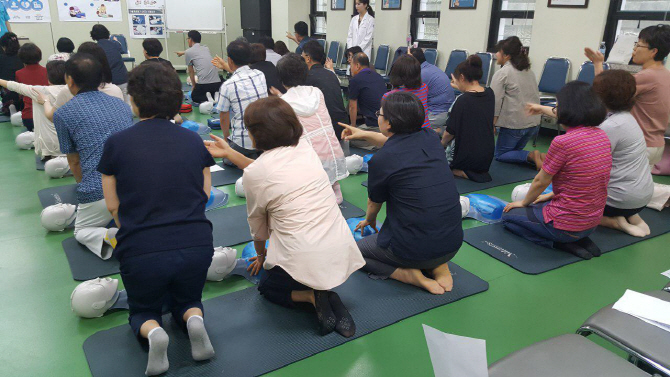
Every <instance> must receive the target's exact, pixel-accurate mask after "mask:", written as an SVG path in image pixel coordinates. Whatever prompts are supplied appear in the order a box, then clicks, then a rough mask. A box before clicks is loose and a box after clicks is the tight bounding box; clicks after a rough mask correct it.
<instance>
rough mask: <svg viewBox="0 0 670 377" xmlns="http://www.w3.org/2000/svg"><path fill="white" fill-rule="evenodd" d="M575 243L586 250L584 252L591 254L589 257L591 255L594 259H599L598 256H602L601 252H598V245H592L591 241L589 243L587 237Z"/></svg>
mask: <svg viewBox="0 0 670 377" xmlns="http://www.w3.org/2000/svg"><path fill="white" fill-rule="evenodd" d="M575 243H576V244H577V245H579V246H581V247H583V248H584V249H586V251H588V252H589V253H591V255H593V256H594V257H599V256H601V255H603V252H602V251H601V250H600V248H599V247H598V245H596V244H595V243H593V241H591V239H590V238H588V237H584V238H582V239H581V240H579V241H577V242H575Z"/></svg>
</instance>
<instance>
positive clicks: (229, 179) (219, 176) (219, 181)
mask: <svg viewBox="0 0 670 377" xmlns="http://www.w3.org/2000/svg"><path fill="white" fill-rule="evenodd" d="M202 138H203V139H204V140H211V139H210V138H209V135H203V137H202ZM218 165H219V166H220V167H222V168H223V170H220V171H215V172H213V173H212V186H225V185H232V184H235V182H237V180H238V179H240V177H242V174H243V173H244V170H242V169H240V168H238V167H237V166H228V165H226V164H224V163H223V162H220V163H219V164H218Z"/></svg>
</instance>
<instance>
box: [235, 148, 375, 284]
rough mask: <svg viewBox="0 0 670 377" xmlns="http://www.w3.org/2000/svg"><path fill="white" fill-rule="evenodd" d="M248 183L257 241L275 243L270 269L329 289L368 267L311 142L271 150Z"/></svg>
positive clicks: (248, 174) (248, 173) (250, 171)
mask: <svg viewBox="0 0 670 377" xmlns="http://www.w3.org/2000/svg"><path fill="white" fill-rule="evenodd" d="M243 183H244V189H245V192H246V195H247V213H248V214H249V228H250V229H251V236H252V237H253V239H254V240H255V241H265V240H267V239H269V240H270V243H269V245H268V251H267V257H266V259H265V264H264V267H265V269H271V268H273V267H275V266H279V267H281V268H282V269H283V270H284V271H286V272H287V273H288V274H289V275H291V277H292V278H293V279H295V280H296V281H298V282H299V283H302V284H304V285H307V286H308V287H311V288H313V289H318V290H329V289H332V288H335V287H337V286H338V285H340V284H342V283H344V282H345V281H346V280H347V278H348V277H349V275H351V274H352V273H353V272H354V271H356V270H358V269H360V268H361V267H363V266H364V265H365V261H364V260H363V257H362V256H361V252H360V251H359V250H358V246H356V241H354V237H353V235H352V234H351V231H350V230H349V227H348V226H347V222H346V221H345V220H344V217H343V216H342V212H341V211H340V207H339V206H338V205H337V203H336V200H335V194H334V192H333V188H332V186H331V184H330V182H329V181H328V177H327V175H326V173H325V172H324V171H323V168H322V166H321V161H320V160H319V157H318V156H317V155H316V153H315V152H314V149H312V147H311V146H310V145H309V143H308V142H307V140H304V139H301V140H300V142H299V143H298V145H297V146H295V147H281V148H275V149H271V150H269V151H265V152H264V153H263V154H262V155H261V156H260V157H259V158H258V159H257V160H256V161H254V162H253V163H251V165H249V166H247V168H246V169H244V176H243Z"/></svg>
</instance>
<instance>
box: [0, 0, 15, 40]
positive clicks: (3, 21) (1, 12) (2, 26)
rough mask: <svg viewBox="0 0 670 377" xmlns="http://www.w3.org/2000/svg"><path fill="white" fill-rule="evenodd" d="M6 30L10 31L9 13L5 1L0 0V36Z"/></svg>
mask: <svg viewBox="0 0 670 377" xmlns="http://www.w3.org/2000/svg"><path fill="white" fill-rule="evenodd" d="M8 31H12V28H11V27H10V26H9V14H8V13H7V8H6V7H5V3H4V2H3V1H0V37H2V36H3V35H5V33H6V32H8Z"/></svg>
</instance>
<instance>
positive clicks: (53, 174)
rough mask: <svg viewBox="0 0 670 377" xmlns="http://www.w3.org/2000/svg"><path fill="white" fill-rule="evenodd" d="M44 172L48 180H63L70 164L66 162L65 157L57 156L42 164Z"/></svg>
mask: <svg viewBox="0 0 670 377" xmlns="http://www.w3.org/2000/svg"><path fill="white" fill-rule="evenodd" d="M44 172H45V173H46V175H47V176H49V177H50V178H63V177H64V176H65V175H66V174H67V173H69V172H70V164H68V162H67V157H65V156H59V157H55V158H52V159H51V160H49V161H47V162H46V163H45V164H44Z"/></svg>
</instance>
